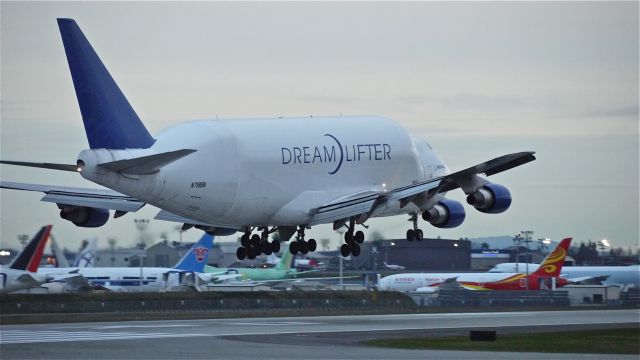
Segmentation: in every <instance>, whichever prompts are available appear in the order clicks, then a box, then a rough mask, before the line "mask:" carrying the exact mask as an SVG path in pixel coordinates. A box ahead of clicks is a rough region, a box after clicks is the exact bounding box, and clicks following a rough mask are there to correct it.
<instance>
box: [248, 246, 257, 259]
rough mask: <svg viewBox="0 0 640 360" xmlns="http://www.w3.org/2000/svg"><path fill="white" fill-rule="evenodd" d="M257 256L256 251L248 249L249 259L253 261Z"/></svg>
mask: <svg viewBox="0 0 640 360" xmlns="http://www.w3.org/2000/svg"><path fill="white" fill-rule="evenodd" d="M256 255H257V254H256V250H255V249H254V248H252V247H250V248H247V259H249V260H253V259H255V258H256Z"/></svg>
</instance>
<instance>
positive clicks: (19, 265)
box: [0, 225, 51, 294]
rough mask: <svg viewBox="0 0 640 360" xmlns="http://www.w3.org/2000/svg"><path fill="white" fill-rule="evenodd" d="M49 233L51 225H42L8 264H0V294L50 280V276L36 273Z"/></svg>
mask: <svg viewBox="0 0 640 360" xmlns="http://www.w3.org/2000/svg"><path fill="white" fill-rule="evenodd" d="M49 234H51V225H46V226H43V227H42V228H41V229H40V231H38V233H37V234H36V235H35V236H34V237H33V238H32V239H31V241H29V243H28V244H27V246H25V248H24V249H23V250H22V251H21V252H20V254H18V256H16V258H15V259H13V261H12V262H11V263H10V264H9V266H6V267H5V266H0V294H1V293H9V292H12V291H17V290H22V289H29V288H32V287H34V286H38V285H40V284H43V283H45V282H47V281H49V280H51V277H50V276H47V275H42V274H38V273H36V271H37V270H38V266H39V265H40V261H41V260H42V253H43V252H44V246H45V244H46V243H47V239H48V238H49Z"/></svg>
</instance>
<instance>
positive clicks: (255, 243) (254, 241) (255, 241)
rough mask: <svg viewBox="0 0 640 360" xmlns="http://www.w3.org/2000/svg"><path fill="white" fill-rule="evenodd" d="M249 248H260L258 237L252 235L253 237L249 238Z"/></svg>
mask: <svg viewBox="0 0 640 360" xmlns="http://www.w3.org/2000/svg"><path fill="white" fill-rule="evenodd" d="M251 246H253V247H254V248H258V247H260V235H258V234H253V236H251Z"/></svg>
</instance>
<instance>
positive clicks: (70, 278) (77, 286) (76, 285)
mask: <svg viewBox="0 0 640 360" xmlns="http://www.w3.org/2000/svg"><path fill="white" fill-rule="evenodd" d="M56 280H58V281H64V282H65V283H66V284H67V285H68V286H69V288H70V289H71V291H72V292H74V293H77V292H91V291H92V290H93V286H92V285H91V283H90V282H89V280H87V278H85V277H84V276H82V275H80V274H78V273H70V274H66V275H64V276H61V277H58V278H57V279H56Z"/></svg>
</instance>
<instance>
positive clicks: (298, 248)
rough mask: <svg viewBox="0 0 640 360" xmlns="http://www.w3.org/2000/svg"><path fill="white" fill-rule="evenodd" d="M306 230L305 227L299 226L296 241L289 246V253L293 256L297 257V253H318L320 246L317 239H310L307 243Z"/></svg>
mask: <svg viewBox="0 0 640 360" xmlns="http://www.w3.org/2000/svg"><path fill="white" fill-rule="evenodd" d="M304 229H305V227H304V226H302V225H301V226H299V227H298V231H297V233H296V239H295V240H294V241H292V242H291V243H290V244H289V252H290V253H291V255H296V254H297V253H301V254H307V253H309V252H314V251H316V248H317V246H318V244H317V243H316V239H309V241H305V240H304Z"/></svg>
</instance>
